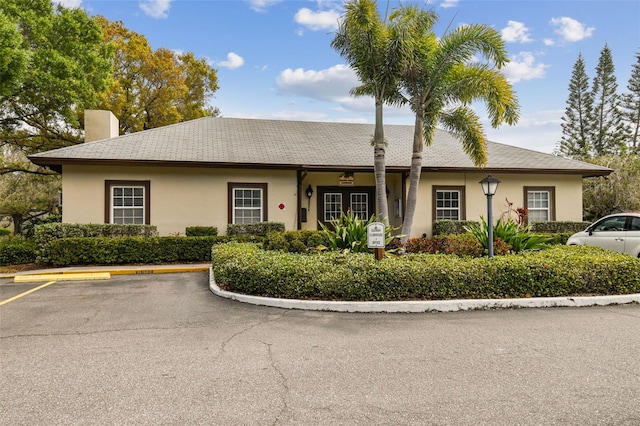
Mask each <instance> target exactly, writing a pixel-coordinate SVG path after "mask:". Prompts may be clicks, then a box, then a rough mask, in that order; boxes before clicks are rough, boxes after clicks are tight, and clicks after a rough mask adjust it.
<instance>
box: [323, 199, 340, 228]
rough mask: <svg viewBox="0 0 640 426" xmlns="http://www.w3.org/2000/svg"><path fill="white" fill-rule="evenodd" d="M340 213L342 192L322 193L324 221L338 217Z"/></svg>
mask: <svg viewBox="0 0 640 426" xmlns="http://www.w3.org/2000/svg"><path fill="white" fill-rule="evenodd" d="M341 213H342V193H340V192H326V193H325V194H324V221H325V222H329V221H332V220H333V219H337V218H339V217H340V214H341Z"/></svg>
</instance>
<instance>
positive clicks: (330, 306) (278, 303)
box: [209, 268, 640, 313]
mask: <svg viewBox="0 0 640 426" xmlns="http://www.w3.org/2000/svg"><path fill="white" fill-rule="evenodd" d="M209 290H211V292H212V293H213V294H215V295H216V296H220V297H224V298H226V299H231V300H236V301H238V302H243V303H249V304H252V305H260V306H270V307H273V308H282V309H300V310H308V311H331V312H361V313H423V312H456V311H470V310H480V309H510V308H553V307H585V306H606V305H622V304H628V303H640V294H624V295H614V296H589V297H532V298H521V299H456V300H415V301H413V300H412V301H400V302H341V301H322V300H296V299H277V298H271V297H262V296H249V295H246V294H240V293H233V292H230V291H226V290H222V289H221V288H220V287H218V285H217V284H216V281H215V277H214V276H213V268H209Z"/></svg>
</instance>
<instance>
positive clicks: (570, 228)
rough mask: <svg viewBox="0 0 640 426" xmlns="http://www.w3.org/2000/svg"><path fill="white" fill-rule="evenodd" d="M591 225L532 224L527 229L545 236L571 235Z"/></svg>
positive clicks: (563, 223) (567, 223) (571, 223)
mask: <svg viewBox="0 0 640 426" xmlns="http://www.w3.org/2000/svg"><path fill="white" fill-rule="evenodd" d="M589 225H591V222H569V221H559V222H533V223H532V224H531V226H530V227H529V229H530V230H531V232H537V233H546V234H562V233H568V234H569V235H573V234H575V233H576V232H580V231H584V230H585V229H587V226H589Z"/></svg>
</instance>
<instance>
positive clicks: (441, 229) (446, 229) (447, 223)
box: [433, 219, 478, 237]
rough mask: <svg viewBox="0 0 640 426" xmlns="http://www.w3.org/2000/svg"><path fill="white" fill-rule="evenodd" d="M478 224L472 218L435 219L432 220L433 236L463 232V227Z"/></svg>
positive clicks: (464, 231)
mask: <svg viewBox="0 0 640 426" xmlns="http://www.w3.org/2000/svg"><path fill="white" fill-rule="evenodd" d="M474 224H478V222H475V221H473V220H448V219H447V220H436V221H434V222H433V236H434V237H437V236H441V235H451V234H464V233H466V232H467V231H466V230H465V227H467V226H471V225H474Z"/></svg>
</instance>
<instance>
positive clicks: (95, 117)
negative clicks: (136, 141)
mask: <svg viewBox="0 0 640 426" xmlns="http://www.w3.org/2000/svg"><path fill="white" fill-rule="evenodd" d="M118 124H119V122H118V119H117V118H116V116H115V115H113V113H112V112H111V111H104V110H97V109H90V110H86V111H85V112H84V141H85V142H93V141H98V140H101V139H109V138H114V137H116V136H118V135H119V131H118Z"/></svg>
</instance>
